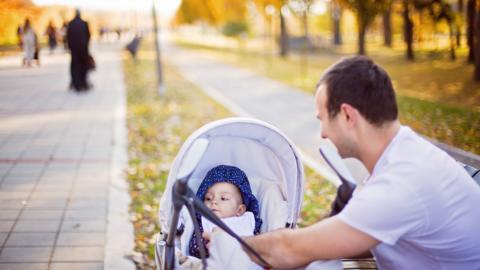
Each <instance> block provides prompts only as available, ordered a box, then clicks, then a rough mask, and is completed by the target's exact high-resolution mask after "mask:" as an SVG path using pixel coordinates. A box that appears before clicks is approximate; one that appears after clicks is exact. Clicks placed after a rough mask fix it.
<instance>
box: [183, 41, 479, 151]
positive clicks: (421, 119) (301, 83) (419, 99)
mask: <svg viewBox="0 0 480 270" xmlns="http://www.w3.org/2000/svg"><path fill="white" fill-rule="evenodd" d="M177 43H178V44H179V45H181V46H182V47H184V48H187V49H192V50H198V51H201V52H202V53H205V54H210V55H211V56H213V57H216V58H218V59H221V60H222V61H224V62H227V63H230V64H232V65H237V66H240V67H244V68H247V69H249V70H252V71H254V72H256V73H258V74H261V75H265V76H268V77H270V78H272V79H275V80H278V81H281V82H283V83H286V84H288V85H291V86H293V87H296V88H298V89H301V90H303V91H306V92H308V93H312V94H313V92H314V89H315V85H316V83H317V81H318V79H319V77H320V75H321V73H322V72H323V71H324V70H325V69H326V68H327V67H328V66H330V65H331V64H333V63H334V62H335V61H337V60H338V59H339V58H340V57H342V56H346V55H348V54H347V53H346V52H345V51H344V50H342V49H341V48H340V49H333V48H325V49H322V50H321V51H319V52H317V53H315V54H310V55H308V56H302V55H300V54H297V55H292V56H291V57H289V58H286V59H282V58H279V57H276V56H273V55H272V54H263V53H260V52H259V51H258V50H254V49H237V48H232V47H218V46H215V45H202V44H199V43H194V42H192V41H190V40H186V39H177ZM347 52H349V51H348V50H347ZM370 52H371V57H372V58H373V59H374V60H375V61H377V62H378V63H380V65H382V66H383V67H384V68H385V69H386V70H387V72H388V73H389V74H390V76H391V78H392V81H393V84H394V86H395V89H396V92H397V97H398V105H399V109H400V120H401V121H402V123H404V124H406V125H409V126H411V127H413V128H414V129H415V130H416V131H417V132H419V133H421V134H423V135H425V136H428V137H430V138H433V139H435V140H438V141H441V142H444V143H446V144H450V145H453V146H456V147H458V148H461V149H463V150H466V151H471V152H473V153H476V154H480V105H479V104H480V83H476V82H474V81H473V80H472V79H471V77H472V74H473V66H472V65H466V63H465V62H464V60H462V59H464V58H465V57H464V54H465V53H466V51H465V50H463V51H462V50H460V51H459V53H458V54H459V56H458V58H459V60H457V61H454V62H452V61H450V60H448V59H447V58H446V57H445V56H444V53H443V52H437V53H432V52H429V51H419V52H417V59H418V60H417V61H415V62H407V61H405V60H404V56H403V52H402V51H400V49H399V48H396V49H385V48H382V47H380V46H377V47H373V48H370Z"/></svg>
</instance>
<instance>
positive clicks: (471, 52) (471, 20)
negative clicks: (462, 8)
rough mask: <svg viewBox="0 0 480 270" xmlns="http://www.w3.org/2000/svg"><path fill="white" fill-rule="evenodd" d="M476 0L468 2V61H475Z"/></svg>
mask: <svg viewBox="0 0 480 270" xmlns="http://www.w3.org/2000/svg"><path fill="white" fill-rule="evenodd" d="M475 10H476V8H475V0H468V2H467V45H468V62H469V63H473V61H474V60H475V47H474V38H475V32H474V31H475V30H474V28H475Z"/></svg>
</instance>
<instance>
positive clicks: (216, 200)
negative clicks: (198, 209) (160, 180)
mask: <svg viewBox="0 0 480 270" xmlns="http://www.w3.org/2000/svg"><path fill="white" fill-rule="evenodd" d="M196 196H197V197H198V198H199V199H201V200H203V201H204V203H205V205H206V206H207V207H208V208H209V209H210V210H212V211H213V213H214V214H215V215H217V216H218V217H219V218H220V219H221V220H222V221H223V222H224V223H225V224H226V225H227V226H228V227H229V228H230V229H232V231H234V232H235V233H236V234H237V235H239V236H251V235H254V234H258V233H259V232H260V227H261V225H262V220H261V219H260V211H259V205H258V201H257V199H256V198H255V196H254V195H253V194H252V190H251V188H250V183H249V182H248V178H247V176H246V175H245V173H244V172H243V171H242V170H240V169H239V168H237V167H234V166H227V165H219V166H217V167H215V168H213V169H211V170H210V171H209V172H208V173H207V175H206V176H205V179H204V180H203V181H202V184H201V185H200V187H199V188H198V191H197V194H196ZM197 220H199V224H200V231H201V232H202V233H203V232H209V233H210V232H212V230H213V229H214V228H215V227H216V225H214V224H213V223H211V222H210V221H209V220H207V219H206V218H203V217H202V218H199V217H197ZM189 251H190V255H192V256H195V257H200V252H199V247H198V243H197V241H196V237H195V235H192V237H191V239H190V243H189Z"/></svg>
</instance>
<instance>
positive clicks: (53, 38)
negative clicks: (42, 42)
mask: <svg viewBox="0 0 480 270" xmlns="http://www.w3.org/2000/svg"><path fill="white" fill-rule="evenodd" d="M45 34H46V35H47V37H48V47H49V48H50V54H52V53H53V51H54V50H55V48H56V47H57V29H56V28H55V26H54V25H53V22H52V21H50V22H49V23H48V26H47V30H46V31H45Z"/></svg>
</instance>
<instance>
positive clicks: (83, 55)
mask: <svg viewBox="0 0 480 270" xmlns="http://www.w3.org/2000/svg"><path fill="white" fill-rule="evenodd" d="M89 41H90V30H89V29H88V23H87V22H86V21H84V20H82V19H81V18H80V10H78V9H77V10H76V11H75V18H73V20H72V21H71V22H70V23H69V24H68V27H67V42H68V46H69V48H70V53H71V62H70V75H71V83H70V88H73V89H74V90H76V91H85V90H88V89H90V87H91V86H90V85H89V84H88V82H87V72H88V69H89V60H90V55H89V52H88V43H89Z"/></svg>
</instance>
